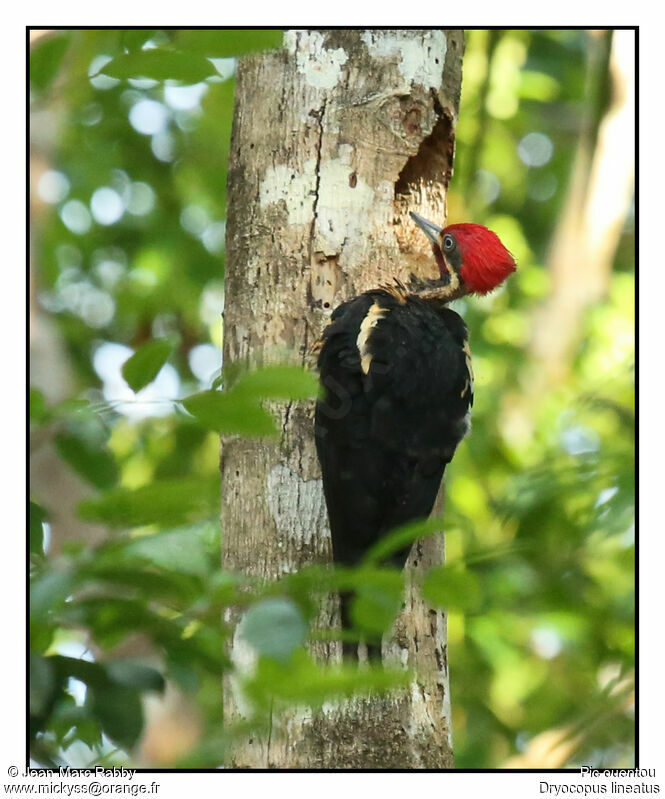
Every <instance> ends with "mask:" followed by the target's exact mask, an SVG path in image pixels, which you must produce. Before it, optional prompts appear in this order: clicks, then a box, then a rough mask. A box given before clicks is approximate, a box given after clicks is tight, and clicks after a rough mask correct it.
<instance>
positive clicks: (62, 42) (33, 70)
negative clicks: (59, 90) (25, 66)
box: [30, 33, 70, 91]
mask: <svg viewBox="0 0 665 799" xmlns="http://www.w3.org/2000/svg"><path fill="white" fill-rule="evenodd" d="M69 40H70V36H69V34H68V33H59V34H56V35H52V34H48V35H45V36H43V37H42V38H41V39H39V40H38V41H37V42H36V44H35V45H34V46H33V47H32V48H31V49H30V84H31V85H32V86H33V87H34V88H35V89H38V90H39V91H44V89H46V88H48V86H49V84H50V83H51V82H52V81H53V79H54V78H55V76H56V75H57V74H58V70H59V69H60V65H61V64H62V60H63V58H64V57H65V53H66V52H67V48H68V47H69Z"/></svg>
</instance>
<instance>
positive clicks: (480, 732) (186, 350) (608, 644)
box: [30, 29, 634, 768]
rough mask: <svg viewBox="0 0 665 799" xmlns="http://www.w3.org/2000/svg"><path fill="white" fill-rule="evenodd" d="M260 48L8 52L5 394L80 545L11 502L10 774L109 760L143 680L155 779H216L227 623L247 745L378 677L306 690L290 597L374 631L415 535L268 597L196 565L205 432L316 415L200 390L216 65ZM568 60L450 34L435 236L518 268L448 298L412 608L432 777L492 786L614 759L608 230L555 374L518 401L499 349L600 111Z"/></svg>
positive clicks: (235, 390) (627, 745) (202, 535)
mask: <svg viewBox="0 0 665 799" xmlns="http://www.w3.org/2000/svg"><path fill="white" fill-rule="evenodd" d="M280 41H281V33H280V32H279V31H258V30H257V31H253V30H242V31H233V30H219V31H212V30H207V31H191V30H167V31H163V30H138V29H137V30H95V31H74V32H64V31H62V32H56V33H55V34H51V35H46V36H43V37H42V38H40V39H38V40H37V41H36V42H35V43H34V44H33V47H32V51H31V71H30V79H31V83H30V90H31V96H30V99H31V111H32V156H33V173H34V177H35V188H34V191H33V195H32V196H33V199H32V211H33V219H34V226H33V236H34V255H33V258H34V261H33V267H34V270H33V300H34V313H35V315H36V319H37V321H36V322H35V350H36V352H37V354H36V355H35V356H34V359H35V360H37V358H38V349H39V347H40V346H43V341H41V342H40V338H39V332H40V325H41V323H40V320H48V321H49V324H50V325H51V326H50V327H47V328H46V330H47V333H46V335H47V337H49V336H50V337H52V338H53V339H54V340H57V342H58V346H59V347H60V348H61V354H60V355H59V360H58V359H57V358H55V359H54V357H53V356H52V355H51V354H50V353H51V351H50V350H48V349H47V354H46V356H45V358H46V362H47V364H48V368H47V369H42V371H40V372H39V373H37V372H36V373H35V374H34V375H33V388H32V389H31V393H30V428H31V442H32V447H33V451H34V452H35V453H36V454H37V455H39V454H40V453H41V452H43V451H44V450H45V449H47V448H48V447H51V446H52V447H53V452H54V456H53V457H54V458H56V459H57V468H58V469H62V470H70V471H71V472H72V474H75V475H77V476H78V477H79V478H81V479H82V480H83V485H84V487H85V493H84V494H83V495H82V497H83V498H82V499H81V500H80V501H79V500H77V501H78V506H77V514H78V517H79V519H81V520H84V521H88V522H93V523H96V524H98V525H102V526H103V527H104V528H106V530H107V531H108V532H107V535H106V536H105V539H104V541H103V543H101V544H99V545H96V546H92V545H90V544H89V543H87V542H86V541H77V540H73V539H71V538H69V539H68V538H67V536H64V540H59V541H58V542H53V541H51V529H52V528H51V525H52V524H53V525H56V524H57V522H58V519H57V513H56V512H55V511H54V509H53V508H52V507H50V506H49V502H50V503H51V504H55V502H56V499H57V498H54V497H53V496H50V498H49V494H48V490H47V488H48V486H45V485H44V483H40V482H39V481H33V494H34V495H33V496H32V501H31V504H30V552H31V581H32V594H31V614H30V643H31V660H30V674H31V683H30V712H31V741H32V754H33V757H34V758H35V760H36V761H37V762H39V763H43V764H52V763H71V764H74V765H84V764H87V763H90V762H100V763H118V764H121V763H126V762H133V760H134V759H135V758H136V757H137V756H139V755H137V751H138V750H139V749H140V742H141V736H142V734H143V732H144V723H143V719H144V710H143V707H144V701H143V700H144V696H149V695H150V694H155V693H157V694H159V693H161V692H163V691H164V687H165V685H166V684H167V683H168V684H175V685H176V686H177V687H178V689H179V690H180V691H181V692H182V694H183V695H184V696H186V697H187V698H188V699H189V700H190V702H191V703H192V706H193V707H194V709H195V713H196V718H197V723H198V724H199V736H198V741H199V742H198V744H196V745H195V746H194V747H193V748H192V747H190V748H189V749H187V750H186V751H183V752H182V753H181V754H180V756H179V758H178V759H177V760H176V761H175V762H176V764H177V765H182V766H187V765H190V766H191V765H195V766H215V765H218V764H219V763H220V762H221V761H222V759H223V750H224V747H225V746H226V744H227V743H228V742H229V739H230V738H232V737H233V735H234V734H235V733H238V734H240V733H242V732H246V729H244V728H243V729H237V730H235V728H231V729H230V730H227V731H225V732H223V731H222V729H221V725H220V721H221V710H222V708H221V691H220V678H221V675H222V674H223V672H224V671H225V670H226V669H229V668H232V665H231V664H230V663H229V662H228V661H227V659H226V657H225V654H224V652H225V642H226V638H227V635H228V632H229V629H228V627H227V626H226V623H222V621H221V619H222V618H223V614H224V612H225V610H226V609H227V608H229V607H230V606H237V607H240V608H241V609H242V608H246V609H248V612H247V614H246V615H245V617H244V622H243V624H244V636H245V640H246V642H247V643H248V644H249V645H250V646H251V647H252V649H253V651H254V652H255V653H256V656H257V658H258V662H257V668H256V670H255V671H254V673H253V675H252V677H251V678H250V679H249V680H248V682H247V684H246V686H245V689H246V694H247V696H248V697H249V698H250V699H251V700H252V702H253V705H254V707H255V708H256V713H255V716H254V717H252V718H251V719H250V720H249V722H248V724H249V725H250V726H251V725H253V728H255V729H260V728H261V727H262V725H264V726H265V725H266V724H267V718H268V714H269V713H270V712H272V711H273V709H274V708H275V707H277V706H284V705H288V704H289V703H293V702H301V703H309V704H311V705H312V706H315V707H316V706H320V704H321V703H322V702H323V701H325V699H327V698H329V697H330V696H345V695H350V694H351V693H354V692H358V691H369V690H373V691H380V690H388V689H389V688H391V687H393V686H395V685H397V684H400V683H402V682H403V681H404V680H405V679H406V678H407V677H408V675H407V674H406V673H404V672H392V671H390V670H386V671H382V670H380V671H377V670H374V669H365V670H360V671H358V670H357V669H355V668H352V667H350V666H348V665H347V666H343V667H329V668H326V669H323V668H321V667H320V666H318V665H317V664H316V663H315V662H314V661H313V660H312V659H311V656H310V655H309V654H307V651H306V649H305V648H304V642H305V640H306V638H307V637H308V636H309V638H311V639H314V640H317V639H324V640H325V638H326V635H327V634H328V635H329V632H330V631H325V630H316V629H310V625H311V622H312V621H313V620H314V618H315V617H316V610H317V604H316V602H317V597H318V596H320V595H321V594H322V593H323V592H326V591H329V590H332V589H334V588H337V587H340V588H344V589H348V588H350V587H356V588H357V589H358V598H357V600H356V603H355V606H354V608H353V618H354V620H355V622H356V625H357V627H358V631H362V632H363V633H364V634H365V635H366V636H368V637H372V636H376V635H378V634H380V633H381V632H382V631H383V630H384V629H386V628H387V627H388V626H389V625H390V623H391V622H392V620H393V619H394V616H395V613H396V612H397V610H398V609H399V601H400V600H399V598H400V595H401V589H402V578H401V576H400V575H398V574H397V573H395V572H393V571H391V570H389V569H381V568H379V567H377V566H376V565H375V564H376V563H377V562H378V561H379V560H380V558H381V557H382V556H383V555H384V554H385V553H386V551H388V550H389V549H390V548H391V547H393V548H399V546H400V545H401V543H403V542H404V541H408V540H412V539H413V538H414V537H416V536H417V535H418V534H425V533H431V532H433V531H435V530H436V529H440V528H441V522H437V521H436V520H434V521H430V522H428V523H427V524H426V525H420V526H416V527H412V528H409V529H406V530H403V531H400V532H399V533H398V534H397V535H396V536H395V538H394V539H392V540H389V541H386V542H384V543H382V545H381V547H380V548H378V549H377V550H376V551H375V552H374V553H372V556H371V557H370V558H368V562H367V564H366V565H364V566H363V567H362V568H360V569H358V570H356V571H341V570H340V571H339V572H338V573H337V574H332V572H331V571H329V570H322V569H317V568H315V567H312V568H310V569H305V570H303V571H302V572H300V573H298V574H294V575H287V576H286V577H285V578H284V580H282V581H281V582H280V584H279V585H276V586H260V585H256V584H254V583H253V581H251V580H250V579H248V578H247V577H245V576H243V575H236V574H229V573H225V572H221V571H220V566H219V564H220V535H219V523H218V515H219V514H218V510H219V509H218V494H219V490H218V486H219V477H218V439H217V432H216V431H224V432H230V433H237V434H242V435H271V434H275V426H274V423H273V421H272V418H271V416H270V413H269V412H268V410H267V409H266V408H264V407H263V404H262V402H263V400H265V399H268V400H271V401H275V400H280V399H289V398H293V399H303V398H307V397H311V396H313V394H314V393H315V391H316V386H315V381H314V380H313V378H311V376H310V375H307V374H305V373H303V372H297V370H296V371H294V370H292V369H291V370H290V369H286V368H285V369H282V368H273V369H264V370H262V371H261V372H258V373H253V374H247V375H244V376H240V377H239V378H238V379H236V380H235V382H233V384H232V385H230V386H228V387H227V388H226V390H225V391H220V390H219V388H220V384H221V379H220V367H221V344H222V338H223V327H222V319H221V312H222V310H223V274H224V226H225V213H226V212H225V207H226V196H225V186H226V170H227V157H228V149H229V138H230V130H231V121H232V99H233V72H234V61H233V57H234V56H237V55H240V54H243V53H246V52H251V51H252V50H256V49H262V48H270V47H278V46H279V45H280ZM587 49H588V34H587V33H586V32H585V31H546V30H542V31H526V30H520V31H480V30H478V31H471V32H470V33H469V35H468V41H467V50H466V55H465V60H464V84H463V92H462V108H461V112H460V120H459V126H458V130H457V151H456V171H455V178H454V180H453V185H452V187H451V191H450V194H449V200H448V204H449V210H450V216H451V218H452V219H453V220H454V221H459V220H462V219H469V218H473V219H474V221H477V222H481V223H484V224H486V225H488V226H489V227H491V228H493V229H494V230H496V231H497V232H498V233H499V234H500V235H501V237H502V238H503V239H504V240H505V241H506V243H507V244H508V246H509V247H510V249H511V250H512V251H513V252H514V254H515V255H516V257H517V260H518V263H519V267H520V268H519V271H518V272H517V274H516V276H515V278H514V279H512V280H511V281H510V283H509V285H508V287H507V288H506V289H505V290H503V291H500V292H497V293H496V294H494V295H492V296H491V297H488V298H483V299H481V300H477V301H476V300H474V301H468V302H459V303H458V306H459V308H458V309H459V310H461V311H462V312H463V313H464V316H465V318H466V321H467V323H468V325H469V327H470V329H471V331H472V341H473V349H474V368H475V371H476V404H475V407H474V417H473V432H472V435H470V436H469V437H468V438H467V439H466V441H465V442H464V443H463V444H462V445H461V446H460V448H459V450H458V452H457V454H456V457H455V460H454V462H453V464H452V466H451V467H450V469H449V472H448V482H447V485H448V499H447V507H446V518H445V529H446V536H447V538H446V545H447V558H448V565H447V566H446V567H445V568H441V569H437V570H433V571H432V572H430V574H429V575H428V578H427V580H426V583H425V585H424V591H425V594H426V596H427V597H428V599H429V600H430V601H431V602H432V603H434V604H435V605H437V606H441V607H448V608H449V609H450V612H449V622H448V630H449V662H450V664H451V693H452V700H453V729H454V740H455V757H456V762H457V765H458V766H460V767H470V768H478V767H500V766H501V765H503V764H505V763H506V761H507V760H508V758H511V757H515V756H519V754H520V753H521V752H524V751H525V750H528V746H529V742H530V741H531V740H532V739H535V738H536V736H539V735H542V734H543V733H544V732H546V731H548V730H553V729H555V728H557V729H565V730H568V734H569V740H570V741H572V744H571V747H570V756H569V760H568V764H569V765H575V764H578V763H581V762H584V763H587V764H593V765H599V766H601V765H602V766H606V765H607V766H610V765H611V766H630V765H633V757H634V755H633V736H634V719H633V715H632V706H631V696H632V693H631V692H632V689H631V680H632V673H633V667H634V585H633V579H634V562H633V561H634V543H633V516H634V397H633V382H634V361H633V357H634V356H633V339H632V336H633V328H634V317H633V313H634V278H633V270H634V266H633V262H632V253H633V244H634V233H633V229H632V219H630V218H629V219H628V220H627V223H626V227H625V230H624V233H623V236H622V240H621V242H620V246H619V248H618V253H617V256H616V259H615V264H614V270H613V273H612V275H611V278H610V282H609V285H608V290H607V295H606V297H605V299H604V300H603V301H602V302H599V303H597V304H596V305H595V306H593V307H592V308H590V309H589V312H588V314H587V315H586V316H585V318H584V320H583V328H582V329H581V330H580V331H579V336H578V339H579V346H578V348H577V351H576V353H575V356H574V360H573V362H572V363H571V364H570V368H569V370H568V372H567V374H566V376H565V377H564V378H562V380H561V381H560V383H559V384H558V385H556V386H554V387H553V388H552V389H551V390H549V391H548V393H547V394H546V395H544V396H539V397H538V398H537V401H535V402H533V403H532V404H531V405H524V404H523V403H521V402H520V397H521V395H523V394H526V393H527V391H528V388H529V385H530V382H531V378H532V376H533V374H534V370H535V369H537V368H538V365H537V364H534V363H533V362H532V361H531V360H530V357H529V350H528V343H529V331H530V326H531V324H532V320H533V312H534V309H535V307H536V306H537V305H538V303H540V302H541V301H542V300H543V299H544V298H545V297H546V296H547V294H548V291H549V276H548V273H547V271H546V269H545V268H544V263H545V259H546V253H547V247H548V244H549V242H550V238H551V235H552V231H553V228H554V224H555V220H556V219H557V216H558V214H559V212H560V210H561V208H562V204H563V202H564V200H565V192H566V186H567V181H568V178H569V175H570V171H571V166H572V162H573V157H574V152H575V147H576V145H577V142H578V141H579V137H580V133H581V130H582V128H583V126H584V125H585V124H587V121H588V113H589V107H590V106H592V107H593V108H594V109H595V111H594V113H595V117H596V119H597V118H599V116H600V115H601V114H602V110H603V107H604V103H605V102H606V95H607V80H606V66H607V65H606V64H601V67H600V68H598V67H596V68H595V72H594V73H593V74H591V75H590V70H589V65H588V59H587ZM590 96H592V101H591V100H590ZM41 362H42V361H40V363H41ZM58 370H61V371H62V373H64V375H65V378H64V379H63V380H60V379H56V377H54V375H56V374H57V373H58ZM62 382H64V383H65V384H66V386H67V388H66V390H65V391H63V390H61V389H59V388H58V385H60V384H61V383H62ZM516 409H517V411H518V412H516ZM42 494H43V496H42ZM64 499H65V501H66V498H64ZM275 702H276V703H277V705H274V703H275ZM172 764H173V763H166V764H162V765H172Z"/></svg>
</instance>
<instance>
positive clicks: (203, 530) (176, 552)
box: [125, 525, 219, 575]
mask: <svg viewBox="0 0 665 799" xmlns="http://www.w3.org/2000/svg"><path fill="white" fill-rule="evenodd" d="M208 527H209V526H208V525H206V526H198V527H186V528H184V529H182V530H168V531H165V532H160V533H155V535H146V536H141V537H140V538H136V539H133V540H132V541H130V542H128V544H127V546H126V547H125V552H126V553H127V554H129V555H134V556H138V557H140V558H145V559H147V560H149V561H151V562H153V563H155V564H157V565H158V566H162V567H163V568H165V569H170V570H173V571H177V572H180V573H183V572H184V573H186V574H201V575H202V574H207V573H208V572H209V570H210V555H209V529H207V528H208ZM216 532H217V531H216ZM217 539H218V540H219V536H218V534H217Z"/></svg>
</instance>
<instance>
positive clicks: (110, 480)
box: [55, 433, 118, 488]
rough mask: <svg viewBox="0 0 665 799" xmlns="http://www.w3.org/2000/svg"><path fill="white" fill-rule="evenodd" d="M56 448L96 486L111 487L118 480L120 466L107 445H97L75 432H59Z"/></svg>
mask: <svg viewBox="0 0 665 799" xmlns="http://www.w3.org/2000/svg"><path fill="white" fill-rule="evenodd" d="M55 448H56V451H57V453H58V455H60V457H61V458H62V459H63V460H64V461H66V462H67V463H68V464H69V465H70V466H71V467H72V469H74V471H75V472H76V473H77V474H79V475H80V476H81V477H83V479H84V480H87V481H88V482H89V483H92V485H94V486H95V488H110V487H111V486H112V485H113V484H114V483H115V482H116V481H117V479H118V466H117V464H116V461H115V458H114V457H113V455H112V454H111V452H110V451H109V450H108V449H107V448H106V447H100V446H95V444H94V443H93V442H91V441H88V440H87V439H86V438H84V437H82V436H77V435H75V434H74V433H59V434H58V435H57V436H56V437H55Z"/></svg>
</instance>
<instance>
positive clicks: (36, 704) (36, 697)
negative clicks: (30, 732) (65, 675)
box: [30, 652, 56, 716]
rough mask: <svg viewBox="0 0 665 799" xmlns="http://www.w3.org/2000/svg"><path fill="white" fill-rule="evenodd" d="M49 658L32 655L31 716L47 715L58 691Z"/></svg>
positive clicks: (32, 653)
mask: <svg viewBox="0 0 665 799" xmlns="http://www.w3.org/2000/svg"><path fill="white" fill-rule="evenodd" d="M49 660H50V659H49V658H45V657H41V656H40V655H36V654H35V653H34V652H31V653H30V715H31V716H37V715H40V714H42V713H45V712H46V711H47V709H48V706H49V704H50V703H51V702H52V700H53V694H54V692H55V690H56V680H55V674H54V673H53V668H52V666H51V663H50V662H49Z"/></svg>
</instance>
